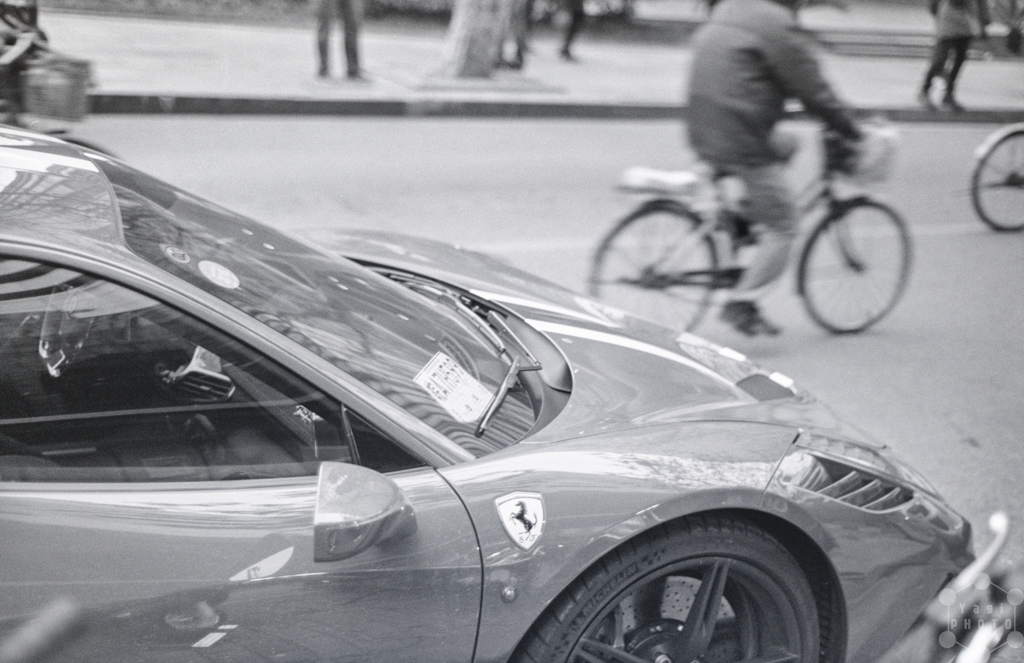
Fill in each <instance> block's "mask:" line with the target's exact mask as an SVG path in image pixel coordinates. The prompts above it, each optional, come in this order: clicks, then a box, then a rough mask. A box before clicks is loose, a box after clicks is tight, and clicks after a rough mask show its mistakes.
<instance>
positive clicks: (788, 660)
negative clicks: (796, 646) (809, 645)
mask: <svg viewBox="0 0 1024 663" xmlns="http://www.w3.org/2000/svg"><path fill="white" fill-rule="evenodd" d="M798 660H800V656H799V655H797V654H794V653H792V652H788V651H781V650H776V651H773V652H769V653H768V654H766V655H764V656H758V657H757V658H748V659H746V660H745V661H744V663H793V662H794V661H798Z"/></svg>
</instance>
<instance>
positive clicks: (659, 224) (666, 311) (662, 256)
mask: <svg viewBox="0 0 1024 663" xmlns="http://www.w3.org/2000/svg"><path fill="white" fill-rule="evenodd" d="M699 225H700V219H699V218H698V217H697V215H696V214H694V213H693V212H691V211H690V210H689V209H688V208H687V207H686V206H684V205H682V204H680V203H678V202H676V201H674V200H654V201H650V202H647V203H644V204H643V205H641V206H640V207H639V208H638V209H637V210H636V211H634V212H633V213H631V214H630V215H629V216H627V217H626V218H624V219H623V220H622V221H620V222H619V223H618V224H617V225H616V226H615V228H613V229H612V231H611V232H610V233H608V234H607V235H606V236H605V237H604V239H603V240H602V241H601V243H600V244H599V245H598V248H597V251H596V252H595V254H594V258H593V260H592V262H591V271H590V279H589V282H588V286H589V293H590V295H591V296H593V297H595V298H597V299H600V300H601V301H603V302H605V303H607V304H609V305H611V306H614V307H616V308H619V309H622V310H624V311H628V312H629V313H632V314H634V315H637V316H639V317H641V318H646V319H648V320H651V321H653V322H656V323H659V324H661V325H664V326H666V327H670V328H673V329H680V330H689V329H693V328H694V327H695V326H696V325H697V323H699V322H700V321H701V319H702V318H703V317H704V315H705V313H707V310H708V306H709V305H710V303H711V295H712V292H713V289H712V288H711V287H710V285H709V283H708V280H709V279H710V278H711V275H712V274H713V272H714V271H715V270H717V268H718V256H717V253H716V251H715V245H714V242H713V241H712V240H711V238H710V237H703V238H700V239H698V240H697V241H696V242H693V241H692V240H694V239H696V238H695V236H694V234H693V232H694V230H695V229H696V228H697V227H698V226H699ZM687 244H690V246H688V248H687V249H686V250H685V253H686V255H682V251H683V248H682V247H684V246H686V245H687ZM690 270H695V271H696V272H699V273H704V274H706V277H705V279H704V280H703V281H701V279H700V278H698V279H697V282H696V283H693V284H690V285H670V284H669V283H668V280H667V279H669V278H671V277H672V275H678V274H681V273H683V272H686V271H690Z"/></svg>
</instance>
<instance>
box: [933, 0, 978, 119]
mask: <svg viewBox="0 0 1024 663" xmlns="http://www.w3.org/2000/svg"><path fill="white" fill-rule="evenodd" d="M929 9H930V10H931V13H932V15H933V16H934V17H935V46H934V47H933V49H932V59H931V63H930V64H929V65H928V71H927V72H925V75H924V82H923V83H922V84H921V91H920V92H919V93H918V95H917V98H918V101H919V102H920V103H921V105H922V106H924V107H925V108H928V109H931V110H934V109H935V103H934V102H933V101H932V98H931V90H932V81H933V80H935V78H937V77H941V78H942V79H943V80H944V81H945V84H946V85H945V92H944V94H943V96H942V107H943V108H945V109H947V110H951V111H955V112H958V111H962V110H963V107H962V106H961V105H960V103H959V102H958V101H957V100H956V97H955V96H954V89H955V87H956V79H957V76H959V75H960V69H961V68H962V67H963V64H964V60H966V59H967V49H968V48H969V47H970V45H971V40H972V39H974V37H975V36H981V37H982V38H985V28H986V27H987V26H988V22H989V13H988V4H987V2H986V0H929Z"/></svg>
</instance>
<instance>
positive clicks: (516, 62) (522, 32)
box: [497, 0, 534, 69]
mask: <svg viewBox="0 0 1024 663" xmlns="http://www.w3.org/2000/svg"><path fill="white" fill-rule="evenodd" d="M533 3H534V0H512V1H511V4H512V6H511V15H510V16H509V18H508V21H507V29H506V30H504V31H503V32H504V34H503V36H502V38H501V45H500V46H499V47H498V61H497V66H499V67H508V68H509V69H522V68H523V65H524V64H525V63H526V54H527V53H528V52H529V50H530V44H529V39H530V22H531V19H532V16H533ZM510 39H511V40H512V42H513V47H514V48H515V53H514V54H513V56H512V57H511V58H506V57H505V42H507V41H509V40H510Z"/></svg>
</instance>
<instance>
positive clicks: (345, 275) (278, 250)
mask: <svg viewBox="0 0 1024 663" xmlns="http://www.w3.org/2000/svg"><path fill="white" fill-rule="evenodd" d="M100 166H101V168H102V169H103V171H104V173H105V174H106V175H107V177H108V178H109V179H110V181H111V183H112V184H113V187H114V191H115V193H116V196H117V202H118V206H119V208H120V213H121V220H122V225H123V228H124V236H125V241H126V242H127V244H128V247H129V248H130V249H131V250H132V251H133V252H135V253H136V254H138V255H139V256H140V257H142V258H144V259H146V260H148V261H150V262H151V263H153V264H154V265H156V266H158V267H160V268H162V269H164V270H166V271H168V272H170V273H172V274H174V275H176V276H179V277H181V278H183V279H185V280H186V281H188V282H190V283H192V284H194V285H196V286H198V287H200V288H202V289H203V290H205V291H207V292H209V293H211V294H213V295H214V296H216V297H218V298H220V299H221V300H223V301H225V302H227V303H228V304H230V305H231V306H234V307H235V308H237V309H239V310H241V311H244V312H245V313H247V314H248V315H250V316H252V318H254V319H255V320H258V321H260V322H262V323H264V324H266V325H267V326H269V327H271V328H273V329H275V330H276V331H278V332H280V333H281V334H284V335H285V336H287V337H289V338H290V339H292V340H294V341H296V342H298V343H300V344H302V345H303V346H304V347H305V348H307V349H308V350H311V351H312V352H314V353H316V354H317V355H319V356H321V357H323V358H325V359H327V360H328V361H330V362H331V363H333V364H334V365H335V366H338V367H339V368H341V369H343V370H344V371H345V372H346V373H348V374H349V375H351V376H353V377H355V378H356V379H358V380H360V381H361V382H363V383H364V384H366V385H367V386H369V387H370V388H372V389H374V390H375V391H377V392H378V393H380V394H382V395H383V396H385V397H386V398H388V399H390V400H392V401H394V402H395V403H397V404H398V405H400V406H401V407H403V408H405V409H406V410H407V411H409V412H411V413H412V414H413V415H415V416H417V417H419V418H420V419H422V420H423V421H425V422H426V423H428V424H429V425H431V426H432V427H433V428H435V429H436V430H438V431H440V432H441V433H443V434H445V435H447V436H448V437H449V438H451V439H452V440H454V441H455V442H457V443H459V444H460V445H461V446H463V447H464V448H466V449H467V450H468V451H470V452H471V453H473V454H474V455H477V456H481V455H484V454H486V453H489V452H491V451H494V450H497V449H500V448H503V447H505V446H508V445H509V444H512V443H514V442H516V441H518V440H519V439H521V438H522V437H523V435H525V433H526V432H527V431H528V430H529V429H530V428H531V427H532V425H533V423H534V415H533V408H532V405H531V404H530V402H529V399H528V397H527V396H526V395H525V394H523V393H522V392H515V393H514V394H512V396H510V397H509V399H508V402H507V403H506V404H504V405H503V407H502V409H501V411H500V415H499V416H498V417H495V419H494V421H493V422H492V423H491V425H490V427H489V428H488V429H487V432H486V433H485V434H484V435H482V436H479V437H478V436H477V435H476V434H475V433H476V432H477V423H478V422H479V420H480V419H481V418H482V417H483V415H484V412H485V410H486V408H487V405H488V403H489V402H490V401H491V399H492V396H493V395H494V394H495V393H496V392H497V391H498V389H499V387H500V386H501V384H502V382H503V381H504V380H505V378H506V375H507V373H508V370H509V366H508V362H507V360H506V359H505V358H504V357H503V356H502V354H501V352H500V351H499V350H498V349H497V348H496V347H495V345H494V343H493V342H492V340H491V339H489V338H488V337H487V335H486V334H484V333H483V332H482V331H481V329H480V326H479V324H478V323H477V324H474V322H473V321H472V320H470V319H468V318H467V317H466V316H465V315H463V314H461V313H460V312H459V311H458V310H457V309H455V308H452V307H451V306H447V305H445V304H444V303H443V302H439V301H434V300H431V299H430V298H427V297H423V296H421V295H419V294H416V293H415V292H413V291H412V290H409V289H407V288H404V287H402V286H400V285H398V284H396V283H394V282H393V281H391V280H389V279H387V278H385V277H383V276H380V275H378V274H376V273H374V272H371V271H369V270H367V269H365V268H363V267H360V266H359V265H356V264H355V263H353V262H350V261H348V260H345V259H344V258H340V257H335V256H331V255H326V254H324V253H321V252H318V251H317V250H316V249H314V248H311V247H309V246H307V245H306V244H304V243H302V242H300V241H298V240H295V239H293V238H290V237H288V236H287V235H283V234H281V233H279V232H277V231H276V230H274V229H272V228H270V227H268V226H266V225H263V224H260V223H258V222H256V221H253V220H251V219H249V218H246V217H243V216H240V215H238V214H235V213H233V212H230V211H228V210H225V209H223V208H220V207H218V206H216V205H213V204H211V203H209V202H207V201H204V200H202V199H199V198H197V197H195V196H192V195H190V194H188V193H186V192H184V191H181V190H179V189H177V188H174V187H172V186H169V185H167V184H165V183H163V182H160V181H158V180H156V179H154V178H152V177H149V176H147V175H144V174H142V173H139V172H138V171H135V170H133V169H130V168H128V167H126V166H123V165H121V164H117V163H113V162H104V163H102V164H100Z"/></svg>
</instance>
